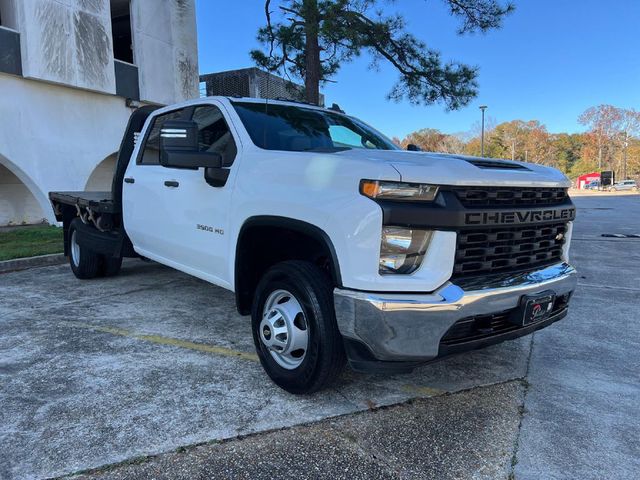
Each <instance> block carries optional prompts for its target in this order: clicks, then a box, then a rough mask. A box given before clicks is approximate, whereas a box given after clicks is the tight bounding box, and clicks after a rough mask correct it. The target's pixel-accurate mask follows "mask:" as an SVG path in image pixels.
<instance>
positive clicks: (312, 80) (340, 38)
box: [251, 0, 514, 109]
mask: <svg viewBox="0 0 640 480" xmlns="http://www.w3.org/2000/svg"><path fill="white" fill-rule="evenodd" d="M442 1H443V2H444V3H445V4H446V5H447V7H448V9H449V12H450V14H451V15H453V16H454V17H457V18H459V19H460V21H461V25H460V28H459V30H458V32H459V33H460V34H463V33H468V32H477V31H480V32H486V31H488V30H491V29H494V28H499V27H500V26H501V23H502V20H503V19H504V17H505V16H506V15H507V14H508V13H510V12H511V11H512V10H513V8H514V7H513V5H512V4H511V3H504V4H503V3H502V0H442ZM272 3H273V4H274V5H275V3H277V4H278V6H277V9H276V7H275V6H274V5H272ZM382 3H383V2H382V0H280V1H275V2H272V0H266V1H265V4H264V11H265V16H266V25H265V26H264V27H262V28H261V29H260V30H259V31H258V40H259V41H260V42H261V43H262V44H263V45H264V46H265V50H253V51H252V52H251V56H252V58H253V59H254V61H255V62H256V64H257V65H259V66H261V67H263V68H265V69H267V70H269V71H273V72H280V71H282V72H284V74H286V75H287V76H289V77H297V78H301V79H303V80H304V85H305V97H306V100H307V101H308V102H310V103H314V104H318V102H319V99H320V85H321V84H322V83H323V82H327V81H330V80H331V79H332V78H333V77H334V76H335V75H336V73H337V72H338V70H339V69H340V67H341V66H342V65H343V64H344V63H346V62H349V61H350V60H352V59H354V58H355V57H357V56H359V55H361V54H362V53H363V52H369V53H370V54H371V57H372V65H373V66H376V65H377V64H378V63H379V62H381V61H386V62H389V63H390V64H391V65H393V66H394V67H395V68H396V70H397V71H398V72H399V74H400V78H399V80H398V82H397V83H396V85H395V86H394V87H393V88H392V90H391V92H390V93H389V95H388V97H389V98H391V99H395V100H399V99H402V98H407V99H408V100H409V101H410V102H412V103H415V104H423V105H429V104H433V103H435V102H443V103H444V104H445V105H446V106H447V108H449V109H457V108H460V107H463V106H465V105H467V104H468V103H469V102H470V101H471V99H473V98H474V97H475V96H476V94H477V88H478V85H477V81H476V78H477V76H478V68H477V67H474V66H469V65H465V64H463V63H458V62H451V61H450V62H443V60H442V58H441V56H440V53H439V52H438V51H436V50H434V49H432V48H428V47H427V45H426V44H425V43H424V42H422V41H420V40H418V39H417V38H416V37H414V36H413V35H412V34H410V33H409V32H407V31H406V22H405V19H404V18H403V17H402V16H401V15H400V14H397V13H396V14H392V15H385V14H384V13H382V9H381V4H382ZM272 8H274V9H275V12H277V18H275V16H274V14H275V12H274V11H272Z"/></svg>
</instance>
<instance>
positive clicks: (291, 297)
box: [251, 261, 345, 394]
mask: <svg viewBox="0 0 640 480" xmlns="http://www.w3.org/2000/svg"><path fill="white" fill-rule="evenodd" d="M251 323H252V330H253V340H254V343H255V346H256V351H257V353H258V357H259V359H260V363H261V364H262V367H263V368H264V370H265V371H266V373H267V375H269V377H270V378H271V379H272V380H273V381H274V382H275V383H276V384H277V385H278V386H279V387H281V388H283V389H284V390H286V391H288V392H290V393H294V394H306V393H313V392H315V391H318V390H320V389H322V388H324V387H326V386H328V385H329V384H331V383H332V382H333V381H334V380H335V379H336V377H337V376H338V375H339V374H340V372H341V371H342V370H343V368H344V364H345V354H344V349H343V345H342V337H341V335H340V332H339V330H338V326H337V323H336V318H335V311H334V306H333V292H332V288H331V282H330V281H329V279H328V278H327V277H326V275H325V273H324V272H323V271H322V270H321V269H320V268H318V267H317V266H316V265H314V264H313V263H310V262H303V261H286V262H282V263H279V264H277V265H275V266H274V267H272V268H271V269H269V270H268V271H267V273H266V274H265V275H264V277H263V278H262V279H261V280H260V282H259V284H258V287H257V289H256V293H255V297H254V302H253V309H252V319H251Z"/></svg>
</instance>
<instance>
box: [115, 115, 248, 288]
mask: <svg viewBox="0 0 640 480" xmlns="http://www.w3.org/2000/svg"><path fill="white" fill-rule="evenodd" d="M169 119H186V120H193V121H194V122H196V123H197V124H198V143H199V147H200V151H214V152H217V153H220V154H221V155H222V159H223V165H224V166H225V167H227V168H230V170H231V171H230V174H229V178H228V180H227V182H226V184H225V185H224V186H222V187H212V186H211V185H209V184H208V183H207V182H206V180H205V175H204V169H202V168H200V169H194V170H191V169H180V168H167V167H163V166H161V165H160V164H159V148H158V146H159V133H160V129H161V127H162V124H163V123H164V121H166V120H169ZM152 121H153V122H154V124H153V125H152V126H151V128H150V129H149V135H148V136H147V138H146V139H144V142H145V143H144V144H143V145H142V146H141V148H140V154H139V155H138V159H139V161H138V162H135V165H134V166H133V167H131V165H130V169H128V170H127V175H125V177H129V176H130V175H129V173H131V176H132V177H134V178H135V183H132V184H126V183H125V194H123V208H124V219H125V228H126V229H127V232H128V233H129V236H130V237H131V240H132V242H133V244H134V247H135V249H136V251H137V252H138V253H140V254H141V255H144V256H146V257H149V258H151V259H154V260H157V261H159V262H161V263H164V264H166V265H170V266H173V267H175V268H177V269H179V270H183V271H186V272H188V273H191V274H193V275H196V276H198V277H200V278H204V279H206V280H209V281H212V282H214V283H216V284H219V285H221V286H225V287H230V286H231V285H230V279H231V272H230V271H229V261H228V259H229V256H228V255H229V252H228V249H229V238H228V230H229V229H228V228H227V227H228V222H229V210H230V208H229V206H230V204H231V193H232V188H231V186H232V184H233V180H234V173H235V170H236V168H234V166H233V164H234V160H235V158H236V156H237V148H238V147H237V145H238V144H237V141H236V140H235V139H234V137H233V134H232V132H231V131H230V129H229V126H228V124H227V122H226V120H225V118H224V116H223V114H222V111H221V110H220V107H219V106H218V105H214V104H207V105H199V106H197V107H190V108H187V109H182V110H178V111H175V112H171V113H168V114H163V115H159V116H157V117H156V118H155V120H152ZM132 163H133V162H132ZM129 170H131V172H129ZM139 179H140V181H139Z"/></svg>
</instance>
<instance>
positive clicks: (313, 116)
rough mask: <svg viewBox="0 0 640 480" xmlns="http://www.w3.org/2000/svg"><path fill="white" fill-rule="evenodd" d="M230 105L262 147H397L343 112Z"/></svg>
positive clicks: (317, 149)
mask: <svg viewBox="0 0 640 480" xmlns="http://www.w3.org/2000/svg"><path fill="white" fill-rule="evenodd" d="M233 106H234V107H235V109H236V111H237V112H238V115H239V116H240V120H242V123H243V124H244V127H245V128H246V129H247V132H249V136H250V137H251V140H252V141H253V143H255V144H256V145H257V146H258V147H260V148H264V149H266V150H285V151H290V152H311V151H315V152H320V151H322V152H338V151H341V150H348V149H351V148H365V149H373V150H397V149H398V147H396V146H395V145H394V144H393V142H391V140H389V139H388V138H386V137H385V136H384V135H382V134H380V133H378V132H376V131H375V130H373V129H372V128H371V127H369V126H367V125H365V124H364V123H362V122H360V121H359V120H357V119H355V118H351V117H347V116H346V115H341V114H338V113H332V112H327V111H326V110H316V109H311V108H304V107H297V106H293V105H277V104H275V105H272V104H269V105H266V104H264V103H249V102H233Z"/></svg>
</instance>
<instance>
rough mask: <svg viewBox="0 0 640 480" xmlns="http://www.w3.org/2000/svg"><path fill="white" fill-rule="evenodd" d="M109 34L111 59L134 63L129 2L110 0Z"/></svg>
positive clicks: (127, 0)
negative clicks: (110, 38)
mask: <svg viewBox="0 0 640 480" xmlns="http://www.w3.org/2000/svg"><path fill="white" fill-rule="evenodd" d="M111 33H112V35H113V57H114V58H115V59H116V60H120V61H123V62H127V63H134V62H133V36H132V35H131V1H130V0H111Z"/></svg>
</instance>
